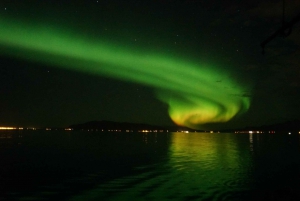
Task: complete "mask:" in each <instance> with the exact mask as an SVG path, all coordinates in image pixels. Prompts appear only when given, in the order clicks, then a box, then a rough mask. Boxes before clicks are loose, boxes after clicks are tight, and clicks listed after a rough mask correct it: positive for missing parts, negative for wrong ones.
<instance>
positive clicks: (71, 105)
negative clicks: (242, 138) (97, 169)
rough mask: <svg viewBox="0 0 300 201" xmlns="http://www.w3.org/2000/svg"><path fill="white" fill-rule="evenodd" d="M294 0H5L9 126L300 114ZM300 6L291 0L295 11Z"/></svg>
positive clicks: (0, 121) (256, 119) (239, 123)
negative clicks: (282, 31)
mask: <svg viewBox="0 0 300 201" xmlns="http://www.w3.org/2000/svg"><path fill="white" fill-rule="evenodd" d="M282 10H283V6H282V1H277V0H270V1H258V0H251V1H224V0H210V1H200V0H181V1H175V0H174V1H172V0H169V1H167V0H160V1H158V0H157V1H147V0H145V1H138V0H136V1H132V0H129V1H121V0H109V1H103V0H98V1H97V0H95V1H83V0H81V1H79V0H73V1H67V0H66V1H57V0H55V1H54V0H44V1H41V0H35V1H34V0H31V1H26V0H1V2H0V27H1V28H0V108H1V111H0V126H26V127H30V126H34V127H44V126H51V127H62V126H63V127H65V126H68V125H71V124H75V123H83V122H87V121H92V120H111V121H119V122H134V123H148V124H155V125H174V123H176V124H178V125H184V126H188V127H192V128H213V129H219V128H234V127H238V128H240V127H244V126H259V125H263V124H272V123H279V122H284V121H288V120H294V119H300V101H299V98H300V49H299V45H300V22H298V23H296V24H295V25H294V26H293V28H292V32H291V34H290V35H289V36H287V37H276V38H275V39H274V40H272V41H271V42H270V43H268V44H267V45H266V47H265V54H264V55H263V54H262V48H261V47H260V43H261V42H262V41H264V40H265V39H267V38H268V37H269V36H270V35H271V34H272V33H274V32H275V31H277V30H278V29H279V28H280V27H281V26H282ZM299 13H300V1H296V0H295V1H286V3H285V20H286V21H287V22H288V21H290V20H292V19H293V18H294V17H296V16H297V15H298V14H299Z"/></svg>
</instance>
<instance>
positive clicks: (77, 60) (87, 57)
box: [0, 19, 250, 128]
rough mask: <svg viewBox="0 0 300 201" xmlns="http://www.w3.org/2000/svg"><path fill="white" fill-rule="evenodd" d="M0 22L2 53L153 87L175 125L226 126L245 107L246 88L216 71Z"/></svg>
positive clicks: (62, 33)
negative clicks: (216, 124)
mask: <svg viewBox="0 0 300 201" xmlns="http://www.w3.org/2000/svg"><path fill="white" fill-rule="evenodd" d="M0 24H1V26H2V27H6V28H5V29H2V30H1V31H0V44H1V45H2V46H5V47H6V49H5V51H4V52H3V53H6V54H10V55H12V56H18V57H22V58H23V59H29V60H34V61H38V62H41V63H52V64H54V65H55V66H59V67H61V68H67V69H70V70H76V71H80V72H83V73H91V74H99V75H106V76H109V77H112V78H116V79H121V80H125V81H130V82H136V83H139V84H143V85H148V86H150V87H153V88H154V90H155V91H156V92H157V94H158V98H159V99H160V100H161V101H163V102H165V103H167V104H168V105H169V115H170V117H171V119H172V120H173V121H174V122H175V123H176V124H178V125H182V126H188V127H192V128H197V127H198V126H199V125H201V124H206V123H215V122H226V121H228V120H230V119H231V118H232V117H234V116H235V115H237V114H238V113H240V112H245V111H247V109H248V108H249V106H250V99H249V97H244V96H243V93H244V92H245V91H247V90H248V89H246V88H245V87H243V86H240V85H238V84H237V83H235V81H234V80H231V79H230V78H229V76H227V74H228V72H226V71H223V70H218V68H211V67H203V66H201V64H197V63H192V62H188V61H185V60H183V59H179V58H172V57H167V56H164V55H160V54H147V52H146V51H145V52H141V53H136V52H135V53H134V51H132V50H130V49H126V48H122V47H117V48H116V47H115V46H113V45H109V44H106V43H104V42H101V41H100V40H92V41H91V40H88V39H86V38H84V37H82V38H81V37H80V36H78V34H74V33H72V32H66V31H65V30H61V29H59V28H56V27H53V28H51V29H45V27H47V26H45V25H43V26H40V25H38V24H34V25H28V24H26V23H22V22H11V21H10V22H9V23H8V22H6V21H5V20H3V19H2V20H1V23H0ZM219 80H222V83H221V84H220V82H221V81H219ZM218 81H219V82H218Z"/></svg>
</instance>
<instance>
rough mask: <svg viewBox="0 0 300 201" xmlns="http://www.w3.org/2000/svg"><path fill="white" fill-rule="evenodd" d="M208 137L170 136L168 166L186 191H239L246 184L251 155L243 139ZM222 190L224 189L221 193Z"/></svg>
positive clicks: (206, 135)
mask: <svg viewBox="0 0 300 201" xmlns="http://www.w3.org/2000/svg"><path fill="white" fill-rule="evenodd" d="M244 142H245V143H246V144H247V145H248V146H243V138H239V139H238V138H236V135H234V134H211V133H188V134H187V133H173V135H172V141H171V147H170V162H169V163H170V166H171V167H172V168H173V171H174V172H176V174H177V175H178V176H179V177H180V178H181V179H180V180H181V181H183V182H184V181H189V184H185V185H188V186H189V187H191V188H192V187H195V186H197V187H198V188H199V189H201V190H207V189H208V188H216V189H217V188H227V187H228V186H232V187H233V186H234V187H236V188H237V187H238V185H239V187H242V184H243V183H244V182H245V181H249V176H250V175H249V167H251V166H250V164H251V154H250V149H249V141H247V136H245V138H244ZM223 190H224V189H223Z"/></svg>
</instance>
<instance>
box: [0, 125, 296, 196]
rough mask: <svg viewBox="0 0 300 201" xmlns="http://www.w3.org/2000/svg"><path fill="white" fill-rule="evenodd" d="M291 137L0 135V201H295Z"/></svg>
mask: <svg viewBox="0 0 300 201" xmlns="http://www.w3.org/2000/svg"><path fill="white" fill-rule="evenodd" d="M299 148H300V145H299V134H292V135H288V134H287V133H283V134H234V133H213V134H211V133H104V132H79V131H78V132H76V131H69V132H65V131H20V132H19V131H1V132H0V200H71V201H81V200H93V201H94V200H101V201H103V200H135V201H138V200H147V201H148V200H153V201H154V200H155V201H157V200H180V201H192V200H206V201H208V200H230V201H231V200H300V149H299Z"/></svg>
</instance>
